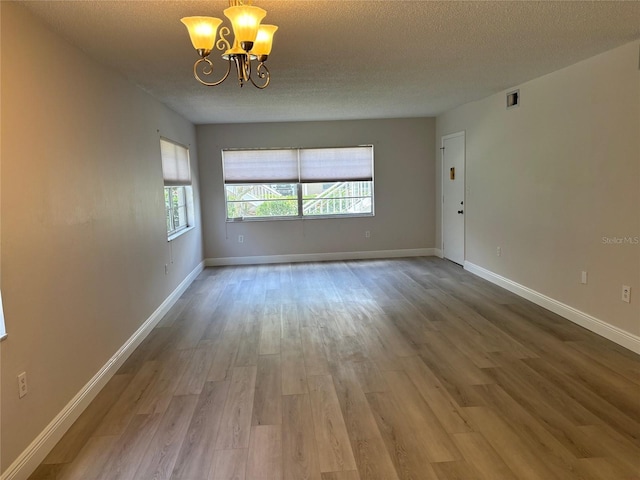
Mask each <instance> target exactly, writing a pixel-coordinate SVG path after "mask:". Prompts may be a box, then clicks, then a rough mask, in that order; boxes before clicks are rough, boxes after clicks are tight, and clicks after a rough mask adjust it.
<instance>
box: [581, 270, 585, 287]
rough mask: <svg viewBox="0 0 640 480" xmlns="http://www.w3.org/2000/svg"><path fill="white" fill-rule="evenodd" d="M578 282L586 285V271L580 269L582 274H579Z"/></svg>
mask: <svg viewBox="0 0 640 480" xmlns="http://www.w3.org/2000/svg"><path fill="white" fill-rule="evenodd" d="M580 283H582V284H584V285H586V284H587V272H585V271H584V270H583V271H582V275H581V276H580Z"/></svg>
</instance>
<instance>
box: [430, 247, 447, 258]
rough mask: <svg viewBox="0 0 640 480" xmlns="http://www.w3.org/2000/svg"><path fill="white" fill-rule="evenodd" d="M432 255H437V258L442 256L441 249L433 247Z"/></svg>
mask: <svg viewBox="0 0 640 480" xmlns="http://www.w3.org/2000/svg"><path fill="white" fill-rule="evenodd" d="M433 256H434V257H439V258H444V255H443V254H442V250H440V249H439V248H434V249H433Z"/></svg>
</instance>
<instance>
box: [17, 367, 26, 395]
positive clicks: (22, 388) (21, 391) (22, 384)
mask: <svg viewBox="0 0 640 480" xmlns="http://www.w3.org/2000/svg"><path fill="white" fill-rule="evenodd" d="M27 391H28V390H27V372H22V373H21V374H20V375H18V397H20V398H22V397H24V396H25V395H26V394H27Z"/></svg>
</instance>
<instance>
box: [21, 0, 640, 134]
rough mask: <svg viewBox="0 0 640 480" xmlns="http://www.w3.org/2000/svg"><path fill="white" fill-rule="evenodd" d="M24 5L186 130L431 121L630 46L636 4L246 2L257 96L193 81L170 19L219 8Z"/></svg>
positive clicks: (189, 55)
mask: <svg viewBox="0 0 640 480" xmlns="http://www.w3.org/2000/svg"><path fill="white" fill-rule="evenodd" d="M23 4H24V5H25V6H26V7H27V8H29V9H30V10H31V11H32V12H34V13H35V14H36V15H37V16H39V17H40V18H42V19H43V20H44V21H45V22H46V23H48V24H50V25H51V28H52V29H53V30H54V31H57V32H58V33H60V34H61V35H62V36H63V37H65V38H66V39H67V40H68V41H70V42H71V43H73V44H74V45H77V46H78V47H79V48H81V49H82V50H84V51H85V52H87V53H88V54H89V55H90V56H92V57H94V58H96V59H97V60H98V61H100V62H103V63H105V64H107V65H110V66H112V67H113V68H115V69H116V70H118V71H120V72H121V73H122V74H123V75H124V76H126V77H127V78H129V79H130V81H132V82H133V83H135V84H137V85H139V86H140V87H141V88H143V89H144V90H146V91H147V92H149V93H150V94H151V95H153V96H154V97H156V98H157V99H159V100H160V101H162V102H163V103H165V104H166V105H168V106H169V107H170V108H172V109H173V110H175V111H177V112H179V113H181V114H182V115H184V116H185V117H186V118H188V119H190V120H191V121H193V122H194V123H197V124H201V123H237V122H264V121H300V120H336V119H365V118H393V117H418V116H433V115H437V114H439V113H441V112H443V111H445V110H447V109H450V108H452V107H455V106H457V105H461V104H463V103H466V102H468V101H472V100H477V99H480V98H484V97H486V96H488V95H491V94H493V93H496V92H499V91H501V90H504V89H506V88H509V87H512V86H514V85H517V84H519V83H522V82H524V81H527V80H530V79H532V78H536V77H539V76H541V75H544V74H546V73H549V72H552V71H554V70H558V69H559V68H562V67H564V66H567V65H571V64H573V63H575V62H578V61H580V60H582V59H585V58H588V57H590V56H593V55H596V54H598V53H601V52H604V51H606V50H609V49H611V48H614V47H616V46H618V45H622V44H624V43H627V42H630V41H632V40H635V39H637V38H640V2H638V1H628V2H601V1H596V2H586V1H574V2H551V1H543V2H534V1H518V2H509V1H499V2H490V1H484V2H455V1H442V2H441V1H393V0H387V1H375V0H370V1H349V0H340V1H338V0H324V1H305V0H297V1H275V0H255V2H254V4H255V5H257V6H260V7H262V8H264V9H266V10H267V12H268V13H267V17H266V18H265V20H264V22H265V23H273V24H276V25H278V26H279V27H280V29H279V30H278V32H277V33H276V36H275V41H274V48H273V52H272V54H271V56H270V58H269V61H268V63H267V65H268V67H269V69H270V70H271V73H272V79H271V85H270V86H269V87H268V88H267V89H266V90H263V91H260V90H257V89H255V88H253V87H252V86H245V87H244V88H242V89H240V87H239V86H238V84H237V82H236V80H235V78H231V77H230V78H229V79H227V80H226V82H224V83H223V84H222V85H220V86H218V87H211V88H208V87H204V86H202V85H200V84H199V83H197V82H196V81H195V79H194V78H193V74H192V66H193V62H194V61H195V60H196V59H197V54H196V52H195V50H193V47H192V46H191V42H190V41H189V38H188V35H187V31H186V29H185V28H184V26H183V25H182V24H181V23H180V21H179V20H180V18H181V17H183V16H189V15H208V16H216V17H221V18H224V17H223V16H222V10H223V9H224V8H226V6H227V5H228V2H226V1H221V0H210V1H189V0H186V1H146V0H137V1H134V0H130V1H77V0H75V1H29V2H23ZM227 22H228V21H227ZM212 58H213V54H212ZM216 63H217V66H216V70H220V69H225V70H226V66H225V63H224V62H222V61H217V62H216Z"/></svg>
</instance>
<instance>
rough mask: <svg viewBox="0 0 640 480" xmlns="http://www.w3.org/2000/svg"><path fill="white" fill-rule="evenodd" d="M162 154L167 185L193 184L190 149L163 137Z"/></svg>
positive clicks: (161, 143) (163, 171) (161, 142)
mask: <svg viewBox="0 0 640 480" xmlns="http://www.w3.org/2000/svg"><path fill="white" fill-rule="evenodd" d="M160 154H161V156H162V174H163V176H164V184H165V186H179V185H191V167H190V165H189V149H187V148H186V147H183V146H182V145H178V144H177V143H174V142H171V141H169V140H166V139H164V138H161V139H160Z"/></svg>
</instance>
